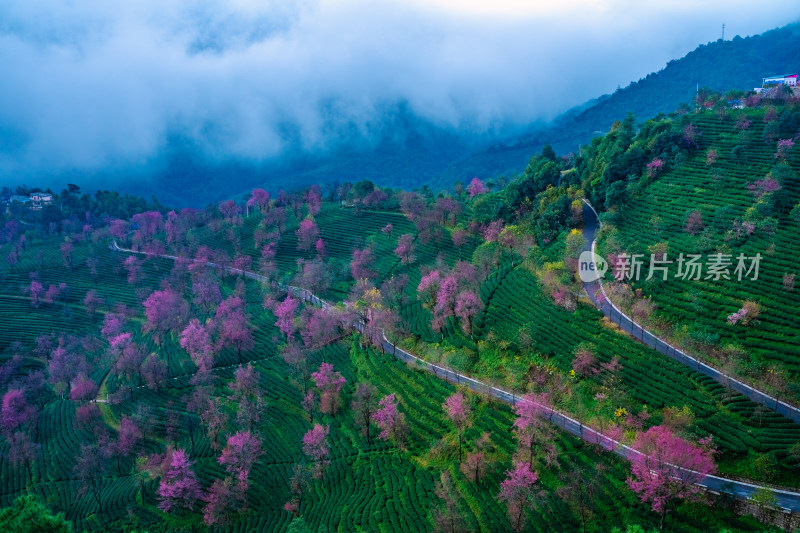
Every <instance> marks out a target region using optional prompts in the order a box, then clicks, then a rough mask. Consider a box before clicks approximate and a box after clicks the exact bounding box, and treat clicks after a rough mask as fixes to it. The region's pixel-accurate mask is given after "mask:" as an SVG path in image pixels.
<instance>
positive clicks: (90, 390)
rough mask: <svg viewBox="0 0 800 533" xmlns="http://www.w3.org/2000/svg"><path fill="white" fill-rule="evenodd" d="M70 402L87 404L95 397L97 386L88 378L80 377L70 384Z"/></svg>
mask: <svg viewBox="0 0 800 533" xmlns="http://www.w3.org/2000/svg"><path fill="white" fill-rule="evenodd" d="M69 397H70V399H72V400H76V401H83V402H87V401H89V400H93V399H95V397H97V384H96V383H95V382H94V381H92V380H91V379H89V378H88V377H86V376H84V375H81V376H78V378H77V379H76V380H75V382H74V383H73V384H72V390H71V391H70V393H69Z"/></svg>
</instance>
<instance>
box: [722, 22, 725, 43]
mask: <svg viewBox="0 0 800 533" xmlns="http://www.w3.org/2000/svg"><path fill="white" fill-rule="evenodd" d="M722 40H723V41H724V40H725V23H724V22H723V23H722Z"/></svg>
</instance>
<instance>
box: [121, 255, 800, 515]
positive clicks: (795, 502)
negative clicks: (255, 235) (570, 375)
mask: <svg viewBox="0 0 800 533" xmlns="http://www.w3.org/2000/svg"><path fill="white" fill-rule="evenodd" d="M111 248H112V250H115V251H119V252H127V253H136V254H141V255H152V254H147V253H145V252H136V251H133V250H130V249H126V248H120V247H119V246H118V245H117V243H116V241H114V242H113V243H112V245H111ZM159 257H162V258H165V259H173V260H174V259H177V257H175V256H172V255H159ZM208 264H209V266H212V267H215V268H218V267H219V265H216V264H214V263H210V262H209V263H208ZM226 268H227V271H228V272H232V273H235V274H241V275H244V276H245V277H248V278H251V279H254V280H256V281H260V282H262V283H269V284H272V285H277V286H279V287H280V288H281V289H283V290H285V291H287V292H290V293H291V294H293V295H294V296H295V297H297V298H300V299H302V300H303V301H304V302H307V303H310V304H312V305H315V306H318V307H323V308H328V307H333V304H331V303H329V302H327V301H325V300H323V299H321V298H319V297H318V296H316V295H315V294H314V293H312V292H311V291H309V290H307V289H303V288H300V287H295V286H292V285H284V284H280V283H275V282H273V281H270V280H269V279H267V278H265V277H264V276H262V275H260V274H256V273H255V272H249V271H242V270H240V269H237V268H233V267H226ZM353 326H354V328H355V329H357V330H358V331H363V329H364V324H363V323H362V322H357V323H355V324H353ZM382 349H383V351H384V352H385V353H389V354H392V355H393V356H394V357H396V358H398V359H400V360H401V361H404V362H406V363H409V364H411V365H413V366H415V367H417V368H419V369H421V370H426V371H428V372H430V373H432V374H433V375H435V376H436V377H438V378H440V379H444V380H446V381H449V382H450V383H453V384H455V385H462V386H466V387H469V388H470V389H472V390H473V391H475V392H477V393H480V394H486V395H488V396H491V397H493V398H495V399H497V400H500V401H501V402H503V403H506V404H509V405H512V406H513V405H516V404H518V403H520V402H523V401H527V400H524V399H523V398H521V397H520V396H518V395H516V394H514V393H513V392H508V391H506V390H503V389H498V388H497V387H493V386H491V385H488V384H486V383H483V382H481V381H478V380H476V379H473V378H471V377H469V376H465V375H463V374H459V373H458V372H454V371H453V370H450V369H448V368H445V367H443V366H439V365H435V364H433V363H429V362H427V361H425V360H423V359H420V358H419V357H417V356H416V355H414V354H412V353H409V352H407V351H405V350H403V349H402V348H398V347H397V346H396V345H394V344H392V342H390V341H389V339H387V338H386V334H383V345H382ZM539 407H540V411H541V412H542V413H543V416H544V417H545V418H547V419H548V420H549V421H550V422H551V423H553V424H555V425H557V426H558V427H560V428H562V429H563V430H565V431H567V432H569V433H571V434H572V435H575V436H577V437H579V438H581V439H582V440H584V441H587V442H590V443H592V444H597V445H600V446H602V447H604V448H605V449H607V450H610V451H613V452H614V453H616V454H617V455H620V456H622V457H624V458H626V459H630V458H632V457H634V456H636V455H639V452H638V451H636V450H634V449H633V448H630V447H629V446H626V445H625V444H623V443H621V442H618V441H616V440H614V439H612V438H611V437H608V436H606V435H603V434H602V433H600V432H598V431H595V430H594V429H592V428H590V427H588V426H586V425H584V424H582V423H581V422H579V421H578V420H575V419H573V418H571V417H569V416H568V415H566V414H564V413H562V412H560V411H557V410H555V409H552V408H549V407H546V406H539ZM698 485H700V486H701V487H705V488H707V489H710V490H714V491H717V492H721V491H724V492H728V493H730V494H733V495H735V496H736V497H738V498H749V497H750V496H751V495H752V494H753V492H755V491H756V490H757V489H759V488H761V487H760V486H759V485H755V484H751V483H746V482H743V481H737V480H733V479H727V478H724V477H719V476H706V477H705V478H704V479H703V480H702V481H701V482H699V483H698ZM772 490H773V492H775V495H776V497H777V500H778V505H779V506H780V507H782V508H784V509H786V510H791V511H800V493H798V492H790V491H785V490H777V489H772Z"/></svg>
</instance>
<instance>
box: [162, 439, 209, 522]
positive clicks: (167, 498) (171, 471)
mask: <svg viewBox="0 0 800 533" xmlns="http://www.w3.org/2000/svg"><path fill="white" fill-rule="evenodd" d="M202 496H203V491H202V489H201V488H200V483H199V482H198V481H197V476H195V473H194V470H192V462H191V461H190V460H189V455H188V454H187V453H186V451H184V450H181V449H178V450H175V451H174V452H172V454H171V455H170V458H169V464H168V465H167V467H166V469H165V470H164V475H163V476H162V478H161V483H160V484H159V486H158V508H159V509H161V510H162V511H164V512H165V513H168V512H170V511H173V510H176V509H181V510H189V511H191V510H193V509H194V506H195V504H196V503H197V501H198V500H200V499H201V498H202Z"/></svg>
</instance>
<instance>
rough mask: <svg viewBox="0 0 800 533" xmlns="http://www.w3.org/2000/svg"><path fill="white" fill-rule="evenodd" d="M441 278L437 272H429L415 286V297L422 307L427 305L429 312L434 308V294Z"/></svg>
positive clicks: (437, 290) (437, 289)
mask: <svg viewBox="0 0 800 533" xmlns="http://www.w3.org/2000/svg"><path fill="white" fill-rule="evenodd" d="M441 282H442V277H441V275H440V274H439V271H438V270H431V271H430V272H428V273H427V274H425V275H424V276H422V278H421V279H420V281H419V285H417V297H418V298H419V299H420V300H421V301H422V303H423V305H427V306H428V307H429V308H430V309H431V310H432V309H433V308H434V307H435V306H436V294H437V293H438V292H439V284H440V283H441Z"/></svg>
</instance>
